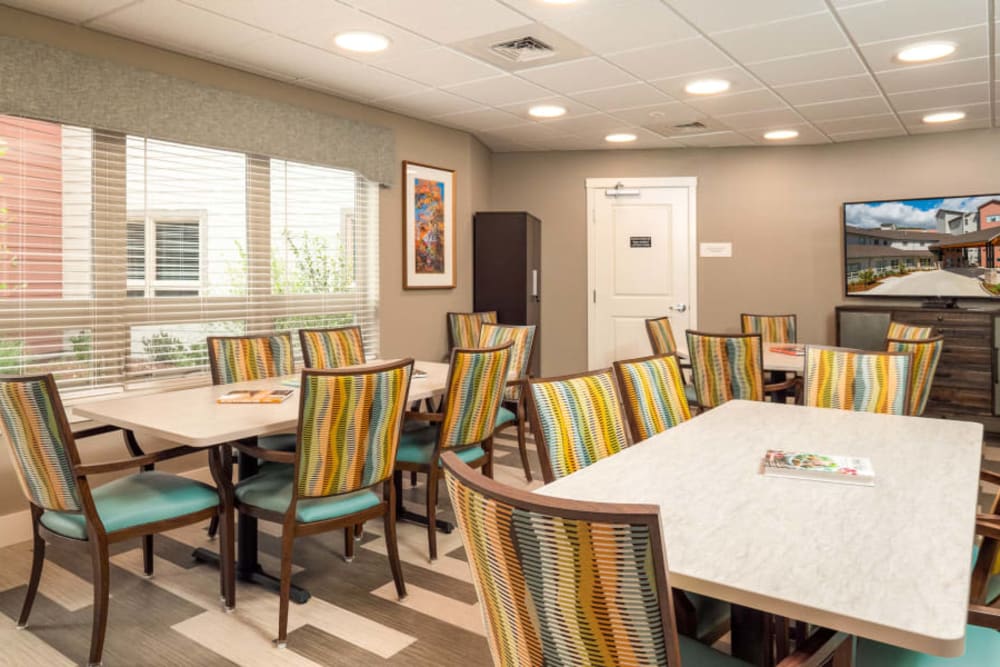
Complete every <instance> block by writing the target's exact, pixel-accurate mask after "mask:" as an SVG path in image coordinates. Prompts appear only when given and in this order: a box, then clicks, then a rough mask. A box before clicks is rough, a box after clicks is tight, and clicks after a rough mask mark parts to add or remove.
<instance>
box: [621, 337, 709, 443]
mask: <svg viewBox="0 0 1000 667" xmlns="http://www.w3.org/2000/svg"><path fill="white" fill-rule="evenodd" d="M615 376H616V377H617V378H618V386H619V387H620V388H621V392H622V397H623V398H624V403H625V409H626V410H627V411H628V414H629V416H630V421H631V423H632V425H633V428H632V439H633V440H635V441H636V442H639V441H640V440H645V439H646V438H651V437H653V436H654V435H656V434H657V433H661V432H662V431H666V430H667V429H668V428H673V427H674V426H677V425H678V424H680V423H681V422H685V421H687V420H688V419H691V408H690V406H688V401H687V396H685V395H684V377H683V376H682V375H681V368H680V365H679V364H678V363H677V357H676V356H674V355H672V354H668V355H663V356H659V357H650V358H647V359H636V360H634V361H616V362H615Z"/></svg>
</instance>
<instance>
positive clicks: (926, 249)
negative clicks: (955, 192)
mask: <svg viewBox="0 0 1000 667" xmlns="http://www.w3.org/2000/svg"><path fill="white" fill-rule="evenodd" d="M997 243H1000V194H995V195H969V196H964V197H936V198H927V199H898V200H894V201H870V202H848V203H846V204H844V269H845V271H844V275H845V280H846V282H845V291H846V293H847V295H848V296H888V297H900V296H916V297H934V298H956V297H957V298H963V299H965V298H983V297H987V298H988V297H1000V253H998V252H997V245H996V244H997Z"/></svg>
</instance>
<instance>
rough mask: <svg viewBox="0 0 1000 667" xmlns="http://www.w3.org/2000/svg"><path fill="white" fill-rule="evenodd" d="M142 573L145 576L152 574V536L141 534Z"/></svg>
mask: <svg viewBox="0 0 1000 667" xmlns="http://www.w3.org/2000/svg"><path fill="white" fill-rule="evenodd" d="M142 573H143V574H144V575H146V577H147V578H149V577H152V576H153V536H152V535H143V536H142Z"/></svg>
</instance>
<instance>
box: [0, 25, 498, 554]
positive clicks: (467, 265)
mask: <svg viewBox="0 0 1000 667" xmlns="http://www.w3.org/2000/svg"><path fill="white" fill-rule="evenodd" d="M0 35H10V36H16V37H23V38H26V39H32V40H35V41H39V42H44V43H48V44H52V45H54V46H57V47H60V48H65V49H70V50H73V51H77V52H80V53H84V54H87V55H91V56H95V57H100V58H106V59H108V60H111V61H115V62H119V63H124V64H127V65H132V66H135V67H141V68H144V69H148V70H152V71H155V72H161V73H164V74H170V75H173V76H178V77H182V78H185V79H189V80H192V81H196V82H199V83H203V84H206V85H212V86H218V87H220V88H226V89H230V90H234V91H238V92H242V93H247V94H251V95H256V96H258V97H263V98H270V99H275V100H279V101H282V102H286V103H290V104H296V105H299V106H302V107H306V108H309V109H312V110H316V111H321V112H327V113H331V114H336V115H338V116H342V117H346V118H351V119H356V120H361V121H364V122H368V123H372V124H375V125H382V126H384V127H389V128H392V129H393V130H394V132H395V139H396V156H397V158H398V159H399V160H400V161H402V160H411V161H414V162H421V163H425V164H431V165H436V166H440V167H446V168H448V169H454V170H455V172H456V184H457V199H456V222H457V228H456V244H457V253H456V257H457V266H456V278H457V285H458V286H457V287H456V288H455V289H451V290H422V291H405V290H403V289H402V252H403V251H402V239H401V235H402V219H401V213H402V195H401V194H400V183H398V182H397V183H396V184H395V185H394V186H393V187H391V188H382V190H381V193H380V197H379V208H380V225H379V235H380V248H379V251H380V256H381V266H380V279H379V285H380V298H381V305H380V312H379V315H380V317H381V323H382V325H381V341H382V346H381V349H382V355H383V356H386V357H398V356H413V357H415V358H418V359H440V358H442V357H443V356H444V355H445V354H446V352H447V337H446V329H445V313H446V312H447V311H450V310H469V309H471V307H472V260H471V250H472V231H471V229H472V214H473V212H475V211H476V210H481V209H485V208H487V206H488V202H489V195H490V184H491V179H490V168H491V165H490V152H489V150H488V149H487V148H486V147H485V146H483V145H482V144H481V143H480V142H479V141H478V140H477V139H475V138H474V137H472V136H470V135H469V134H467V133H465V132H460V131H458V130H452V129H449V128H445V127H442V126H439V125H434V124H432V123H427V122H423V121H419V120H415V119H413V118H408V117H406V116H401V115H398V114H393V113H389V112H386V111H381V110H379V109H374V108H372V107H368V106H365V105H362V104H357V103H354V102H349V101H346V100H343V99H339V98H337V97H333V96H331V95H326V94H324V93H320V92H316V91H312V90H307V89H305V88H301V87H297V86H294V85H291V84H285V83H280V82H278V81H274V80H271V79H267V78H264V77H260V76H256V75H253V74H248V73H245V72H241V71H238V70H234V69H230V68H227V67H223V66H220V65H214V64H211V63H208V62H205V61H202V60H198V59H196V58H190V57H187V56H182V55H179V54H176V53H173V52H170V51H164V50H161V49H157V48H154V47H150V46H146V45H143V44H139V43H137V42H132V41H129V40H125V39H120V38H117V37H112V36H110V35H106V34H103V33H99V32H95V31H91V30H87V29H83V28H77V27H74V26H71V25H68V24H66V23H62V22H59V21H55V20H51V19H47V18H43V17H40V16H37V15H34V14H29V13H26V12H20V11H17V10H13V9H10V8H6V7H0ZM0 85H2V82H0ZM136 94H141V91H136ZM2 111H3V110H2V109H0V113H2ZM118 441H119V438H116V437H115V436H105V437H104V438H102V439H100V440H98V439H94V440H93V441H87V442H86V443H85V447H84V449H85V451H86V454H85V455H86V456H87V457H88V458H91V457H96V458H101V457H104V458H107V457H109V456H120V455H122V453H123V452H122V450H121V449H119V448H118V446H117V444H116V445H112V444H111V443H117V442H118ZM153 447H154V448H155V445H153ZM195 458H197V459H198V460H194V459H192V463H191V465H203V464H204V462H203V461H201V460H200V457H195ZM23 507H25V504H24V501H23V498H22V495H21V493H20V489H19V487H18V486H17V484H16V482H15V481H14V476H13V471H12V469H11V468H10V461H9V457H8V456H7V455H6V454H0V515H3V514H6V513H9V512H14V511H17V510H19V509H22V508H23ZM0 539H2V536H0Z"/></svg>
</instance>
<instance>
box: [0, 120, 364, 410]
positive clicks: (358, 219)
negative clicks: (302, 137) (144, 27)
mask: <svg viewBox="0 0 1000 667" xmlns="http://www.w3.org/2000/svg"><path fill="white" fill-rule="evenodd" d="M377 202H378V192H377V186H376V185H375V184H373V183H370V182H368V181H367V180H366V179H364V178H362V177H360V176H359V175H358V174H356V173H354V172H351V171H347V170H343V169H335V168H330V167H323V166H316V165H305V164H299V163H294V162H288V161H284V160H277V159H270V158H267V157H258V156H252V155H246V154H242V153H238V152H234V151H221V150H217V149H211V148H203V147H198V146H187V145H181V144H176V143H171V142H166V141H160V140H154V139H148V138H143V137H135V136H125V135H122V134H120V133H114V132H105V131H101V130H91V129H86V128H75V127H69V126H62V125H59V124H55V123H47V122H42V121H34V120H27V119H22V118H15V117H10V116H0V211H2V212H3V213H2V214H0V373H11V374H16V373H25V372H46V371H52V372H53V373H55V374H56V377H57V380H58V381H59V383H60V386H61V387H62V389H63V390H64V391H67V390H76V391H78V392H83V391H87V392H94V391H97V392H105V391H120V390H122V389H128V388H132V387H138V386H144V385H147V384H149V383H157V382H163V381H170V382H178V381H179V382H196V383H197V382H206V381H207V364H208V358H207V353H206V347H205V337H206V336H209V335H240V334H266V333H270V332H273V331H285V330H294V329H298V328H301V327H303V326H335V325H340V324H346V323H357V324H359V325H361V326H362V328H363V332H364V337H365V342H366V345H367V346H368V348H369V349H368V352H369V353H370V354H377V350H378V321H377V315H376V313H377V306H378V237H377V216H378V209H377Z"/></svg>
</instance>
